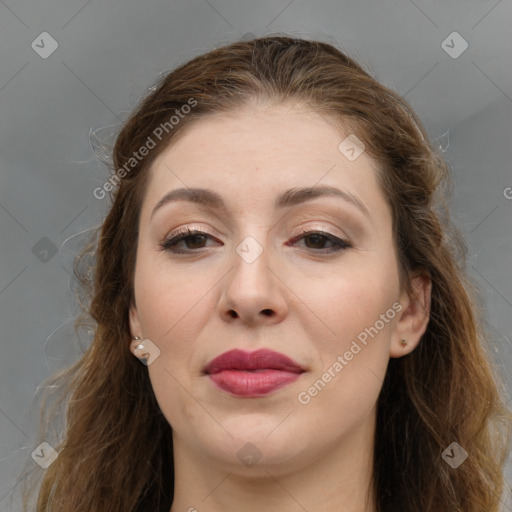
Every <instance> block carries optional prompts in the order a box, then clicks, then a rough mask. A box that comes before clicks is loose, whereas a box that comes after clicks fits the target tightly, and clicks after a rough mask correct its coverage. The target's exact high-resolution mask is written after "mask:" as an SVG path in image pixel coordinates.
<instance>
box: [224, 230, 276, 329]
mask: <svg viewBox="0 0 512 512" xmlns="http://www.w3.org/2000/svg"><path fill="white" fill-rule="evenodd" d="M267 238H268V237H266V235H265V232H264V231H263V229H259V230H258V229H253V230H251V234H250V235H247V236H245V238H243V239H242V241H241V242H240V243H239V244H238V245H236V246H235V250H234V253H233V258H232V266H233V268H232V270H231V272H230V273H229V274H228V276H227V281H226V286H225V289H224V291H223V299H222V303H221V305H220V307H221V314H223V315H228V316H229V317H230V318H232V317H240V318H242V319H245V320H247V321H254V320H255V319H256V318H257V317H258V316H262V315H264V316H266V317H268V316H273V317H279V316H281V315H282V314H283V313H284V311H285V309H286V302H285V300H284V297H283V295H282V290H281V289H280V288H281V287H280V286H279V280H276V277H275V275H274V271H273V270H272V268H273V267H274V266H275V264H274V263H273V260H274V258H273V257H272V253H273V251H272V248H271V245H272V244H270V243H267Z"/></svg>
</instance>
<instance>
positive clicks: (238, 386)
mask: <svg viewBox="0 0 512 512" xmlns="http://www.w3.org/2000/svg"><path fill="white" fill-rule="evenodd" d="M305 371H306V370H305V369H303V368H302V367H301V366H300V365H299V364H298V363H296V362H295V361H293V360H292V359H290V358H289V357H287V356H285V355H284V354H280V353H279V352H274V351H272V350H267V349H260V350H256V351H255V352H245V351H243V350H239V349H235V350H230V351H228V352H224V353H223V354H221V355H220V356H218V357H216V358H215V359H213V360H212V361H210V362H209V363H208V364H207V365H206V366H205V368H204V369H203V373H204V374H205V375H208V377H209V378H210V379H211V381H212V382H213V383H214V384H215V385H216V386H217V387H218V388H220V389H221V390H223V391H225V392H227V393H230V394H232V395H235V396H240V397H245V398H251V397H261V396H265V395H268V394H269V393H272V392H274V391H277V390H278V389H281V388H283V387H284V386H287V385H288V384H291V383H292V382H294V381H296V380H297V379H298V378H299V377H300V376H301V374H302V373H304V372H305Z"/></svg>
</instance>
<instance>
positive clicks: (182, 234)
mask: <svg viewBox="0 0 512 512" xmlns="http://www.w3.org/2000/svg"><path fill="white" fill-rule="evenodd" d="M310 235H320V237H322V238H324V239H326V241H329V242H331V243H333V244H334V245H335V247H337V248H336V249H331V250H325V249H306V251H307V252H309V253H311V254H332V253H337V252H340V251H343V250H346V249H351V248H353V247H354V246H353V245H352V243H350V242H349V241H348V240H343V239H341V238H338V237H336V236H334V235H331V234H330V233H327V232H324V231H321V230H304V231H302V232H301V233H300V234H299V235H298V236H296V237H294V238H293V240H292V241H293V242H296V241H297V240H300V239H302V238H305V237H307V236H310ZM194 236H206V237H208V238H213V237H212V236H211V235H209V234H208V233H205V232H204V231H201V230H197V229H193V230H191V229H190V228H185V229H181V230H179V231H178V232H176V233H173V234H172V235H171V236H170V237H168V238H166V239H165V240H163V241H162V242H160V250H162V251H167V252H170V253H172V254H197V253H198V251H200V250H201V249H203V248H200V249H197V250H194V249H189V250H187V251H180V250H176V249H175V248H174V249H173V247H174V246H176V245H177V244H178V243H179V242H183V241H185V240H188V239H190V238H191V237H194Z"/></svg>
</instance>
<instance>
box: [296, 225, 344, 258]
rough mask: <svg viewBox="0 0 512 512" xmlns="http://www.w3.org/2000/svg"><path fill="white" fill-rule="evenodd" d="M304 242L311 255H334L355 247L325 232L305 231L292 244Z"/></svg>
mask: <svg viewBox="0 0 512 512" xmlns="http://www.w3.org/2000/svg"><path fill="white" fill-rule="evenodd" d="M297 240H299V241H300V240H304V241H305V242H306V250H307V251H308V252H311V253H316V254H318V253H320V254H322V253H333V252H339V251H342V250H345V249H349V248H351V247H353V245H352V244H351V243H350V242H349V241H348V240H343V239H342V238H338V237H337V236H334V235H332V234H331V233H327V232H324V231H318V230H309V231H307V230H305V231H303V232H302V233H301V234H300V236H298V237H295V238H294V239H293V240H292V242H296V241H297ZM325 244H331V248H327V249H326V248H325Z"/></svg>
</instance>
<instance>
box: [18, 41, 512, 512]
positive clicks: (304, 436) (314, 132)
mask: <svg viewBox="0 0 512 512" xmlns="http://www.w3.org/2000/svg"><path fill="white" fill-rule="evenodd" d="M113 164H114V166H113V171H114V172H113V174H112V176H111V178H110V179H109V180H108V181H107V182H106V183H105V184H104V185H103V186H102V187H98V188H97V189H96V190H95V192H94V193H95V195H96V197H103V196H104V195H106V193H108V192H112V199H113V204H112V207H111V209H110V211H109V214H108V216H107V218H106V219H105V221H104V223H103V225H102V227H101V231H100V234H99V238H98V241H97V252H96V265H95V269H94V270H95V274H94V283H93V287H92V291H91V293H92V297H91V298H92V300H91V304H90V309H89V314H90V315H91V316H92V318H93V319H94V320H95V322H96V324H97V328H96V332H95V337H94V340H93V342H92V344H91V346H90V347H89V349H88V350H87V351H86V353H85V354H84V355H83V357H82V358H81V360H80V361H78V362H77V363H76V364H75V365H74V366H73V367H72V368H71V369H69V370H67V372H66V373H65V374H63V375H60V376H57V377H56V382H58V383H63V382H68V383H69V384H68V386H67V387H65V388H64V395H63V396H64V398H65V400H66V404H67V417H66V418H67V423H66V430H65V433H64V434H65V435H64V436H63V440H62V443H61V444H59V445H58V446H56V447H55V448H56V450H57V452H58V457H57V459H56V460H55V461H54V462H53V463H52V464H51V465H50V466H49V467H48V469H46V470H45V471H44V474H43V475H42V483H41V487H40V490H39V493H38V496H37V510H38V511H40V512H43V511H50V510H51V511H64V510H66V511H69V510H73V511H74V512H78V511H84V512H85V511H91V510H94V511H107V510H108V511H123V512H128V511H156V510H158V511H165V512H168V511H169V510H170V511H171V512H178V511H181V510H184V511H185V510H189V511H192V510H197V511H199V512H203V511H212V512H218V511H231V510H240V509H243V510H244V511H253V510H254V511H256V510H258V511H260V510H280V511H298V510H308V511H323V512H330V511H340V510H343V511H344V512H363V511H364V512H376V511H379V512H387V511H415V512H417V511H422V512H439V511H448V510H449V511H454V510H458V511H464V512H477V511H479V512H484V511H485V512H490V511H498V510H499V506H500V496H501V492H502V489H503V464H504V460H505V457H506V455H507V449H508V444H507V443H508V441H509V439H510V433H509V427H510V413H509V411H508V410H507V409H506V408H505V407H504V405H503V402H502V399H501V398H500V395H499V390H498V385H497V377H496V376H495V374H494V373H493V371H492V369H491V365H490V362H489V360H488V357H487V355H486V351H485V345H484V342H485V335H484V333H483V332H482V330H481V328H480V326H479V324H478V322H477V312H476V306H475V303H474V301H473V299H472V296H471V289H470V286H469V284H468V281H467V278H466V277H465V275H464V271H463V269H464V252H463V244H462V242H461V241H460V239H459V237H458V235H457V232H456V231H455V230H454V229H453V228H452V227H451V224H450V222H449V217H448V200H449V194H447V192H449V187H448V185H449V181H448V180H449V173H448V169H447V165H446V163H445V162H444V161H443V160H442V158H441V157H440V156H439V155H438V154H437V153H436V152H435V151H434V150H433V149H432V148H431V146H430V144H429V142H428V138H427V135H426V132H425V130H424V129H423V127H422V126H421V124H420V122H419V121H418V119H417V117H416V116H415V114H414V113H413V112H412V110H411V108H410V107H409V105H408V104H407V103H406V102H405V101H404V100H403V99H402V98H400V97H399V96H398V95H397V94H395V93H394V92H392V91H390V90H389V89H387V88H385V87H384V86H382V85H381V84H379V83H378V82H377V81H376V80H375V79H373V78H372V77H370V76H369V75H368V74H367V73H366V72H365V71H363V70H362V68H361V67H360V66H359V65H358V64H357V63H356V62H354V61H353V60H351V59H350V58H349V57H347V56H345V55H344V54H343V53H341V52H340V51H339V50H337V49H335V48H334V47H332V46H330V45H328V44H325V43H320V42H311V41H305V40H300V39H292V38H288V37H264V38H260V39H254V40H252V41H243V42H235V43H232V44H230V45H227V46H225V47H222V48H218V49H216V50H213V51H211V52H209V53H207V54H205V55H202V56H199V57H197V58H194V59H193V60H191V61H190V62H188V63H186V64H184V65H182V66H181V67H179V68H178V69H176V70H174V71H173V72H171V73H169V74H168V75H167V76H166V77H164V78H163V79H162V80H161V82H160V83H159V84H158V86H157V87H156V89H155V90H154V91H153V92H152V93H151V94H150V95H149V96H147V98H145V99H144V101H142V102H141V104H140V105H139V106H138V108H137V109H136V111H135V112H134V113H133V115H132V116H131V118H130V119H129V120H128V121H127V122H126V123H125V125H124V127H123V128H122V130H121V132H120V134H119V135H118V137H117V140H116V143H115V147H114V149H113ZM87 254H88V253H87V252H84V255H83V258H84V259H85V258H86V256H87ZM89 254H90V253H89ZM78 263H80V261H79V262H78ZM83 280H84V284H87V279H86V276H85V277H83ZM139 359H140V360H142V362H143V363H144V364H141V363H140V362H139ZM42 439H44V436H43V437H42ZM27 503H28V499H27Z"/></svg>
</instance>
